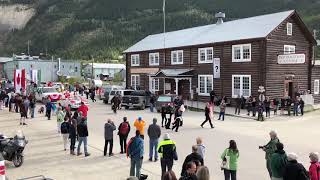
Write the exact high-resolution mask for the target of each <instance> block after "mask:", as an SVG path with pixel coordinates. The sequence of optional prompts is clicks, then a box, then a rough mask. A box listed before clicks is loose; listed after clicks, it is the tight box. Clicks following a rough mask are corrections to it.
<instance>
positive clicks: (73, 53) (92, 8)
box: [0, 0, 320, 60]
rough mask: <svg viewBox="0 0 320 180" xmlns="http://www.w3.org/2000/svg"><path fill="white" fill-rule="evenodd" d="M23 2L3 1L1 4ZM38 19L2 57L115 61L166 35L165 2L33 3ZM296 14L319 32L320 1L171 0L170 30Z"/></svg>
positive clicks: (13, 36)
mask: <svg viewBox="0 0 320 180" xmlns="http://www.w3.org/2000/svg"><path fill="white" fill-rule="evenodd" d="M19 2H22V0H14V1H11V0H6V1H0V3H2V4H8V3H19ZM23 2H24V3H26V2H27V3H31V4H32V5H33V6H34V8H35V9H36V15H35V16H34V17H33V18H32V19H31V20H30V21H29V22H28V24H27V25H26V27H25V28H24V29H23V30H16V31H14V32H11V33H9V35H8V36H7V37H6V39H5V42H4V44H5V48H3V49H0V55H1V56H4V55H11V54H12V53H19V52H26V49H27V43H26V42H27V41H28V40H31V46H30V47H31V48H30V50H31V52H32V53H33V54H39V53H41V52H42V53H45V52H47V54H48V55H56V56H60V57H63V58H68V59H88V58H89V57H90V56H94V57H95V59H99V60H105V59H109V58H113V59H116V58H118V56H119V55H120V54H121V52H122V51H123V50H124V49H126V48H127V47H129V46H130V45H132V44H133V43H135V42H137V41H138V40H140V39H142V38H143V37H145V36H146V35H149V34H154V33H159V32H162V30H163V28H162V26H163V24H162V0H29V1H23ZM288 9H296V10H298V12H299V13H300V14H301V15H302V17H303V19H304V21H305V22H306V23H307V25H308V27H309V28H310V29H313V28H315V29H318V30H320V0H167V6H166V11H167V24H166V26H167V30H168V31H171V30H177V29H182V28H187V27H193V26H199V25H205V24H211V23H215V19H214V14H215V13H216V12H219V11H222V12H225V13H226V16H227V19H226V20H232V19H238V18H243V17H249V16H254V15H260V14H266V13H273V12H279V11H284V10H288Z"/></svg>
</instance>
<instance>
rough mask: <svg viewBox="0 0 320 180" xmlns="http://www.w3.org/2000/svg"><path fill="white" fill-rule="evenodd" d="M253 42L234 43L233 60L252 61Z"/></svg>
mask: <svg viewBox="0 0 320 180" xmlns="http://www.w3.org/2000/svg"><path fill="white" fill-rule="evenodd" d="M250 61H251V44H239V45H232V62H250Z"/></svg>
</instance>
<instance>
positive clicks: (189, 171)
mask: <svg viewBox="0 0 320 180" xmlns="http://www.w3.org/2000/svg"><path fill="white" fill-rule="evenodd" d="M196 171H197V165H196V163H195V162H193V161H190V162H188V163H186V173H185V174H184V175H182V176H181V177H180V179H179V180H198V178H197V176H196ZM199 180H200V179H199Z"/></svg>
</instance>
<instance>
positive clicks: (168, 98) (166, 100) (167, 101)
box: [156, 95, 176, 112]
mask: <svg viewBox="0 0 320 180" xmlns="http://www.w3.org/2000/svg"><path fill="white" fill-rule="evenodd" d="M175 97H176V95H161V96H159V97H158V98H157V101H156V109H157V112H160V111H161V108H162V107H163V106H166V107H167V106H169V105H172V106H173V101H174V99H175Z"/></svg>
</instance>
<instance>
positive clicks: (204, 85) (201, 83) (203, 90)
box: [198, 75, 213, 96]
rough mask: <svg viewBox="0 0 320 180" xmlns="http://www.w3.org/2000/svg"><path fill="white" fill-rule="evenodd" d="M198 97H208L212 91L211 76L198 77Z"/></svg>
mask: <svg viewBox="0 0 320 180" xmlns="http://www.w3.org/2000/svg"><path fill="white" fill-rule="evenodd" d="M198 89H199V95H204V96H209V94H210V92H211V91H212V90H213V75H198Z"/></svg>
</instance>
